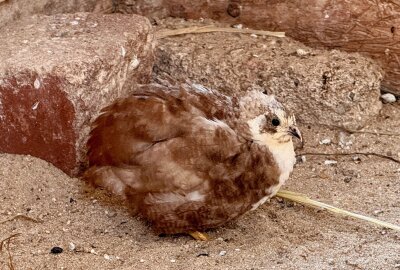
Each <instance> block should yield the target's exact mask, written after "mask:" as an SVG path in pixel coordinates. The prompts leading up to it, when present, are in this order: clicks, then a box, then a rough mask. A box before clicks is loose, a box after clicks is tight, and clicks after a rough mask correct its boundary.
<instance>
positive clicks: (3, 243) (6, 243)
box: [0, 233, 20, 270]
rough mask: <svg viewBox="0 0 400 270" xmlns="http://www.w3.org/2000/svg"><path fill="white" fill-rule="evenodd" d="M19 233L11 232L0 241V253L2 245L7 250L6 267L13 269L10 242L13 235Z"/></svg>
mask: <svg viewBox="0 0 400 270" xmlns="http://www.w3.org/2000/svg"><path fill="white" fill-rule="evenodd" d="M19 235H20V233H15V234H12V235H10V236H9V237H7V238H5V239H3V240H1V241H0V254H1V253H2V252H3V246H4V247H5V249H6V250H7V254H8V268H9V269H10V270H14V269H15V267H14V263H13V258H12V255H11V252H10V242H11V240H12V239H13V238H14V237H17V236H19Z"/></svg>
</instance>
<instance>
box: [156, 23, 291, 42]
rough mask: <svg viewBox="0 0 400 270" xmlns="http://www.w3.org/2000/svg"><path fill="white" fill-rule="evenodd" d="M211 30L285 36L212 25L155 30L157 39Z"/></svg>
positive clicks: (283, 35) (277, 33) (269, 32)
mask: <svg viewBox="0 0 400 270" xmlns="http://www.w3.org/2000/svg"><path fill="white" fill-rule="evenodd" d="M211 32H226V33H242V34H256V35H260V36H272V37H285V32H271V31H263V30H254V29H237V28H229V27H216V26H214V25H207V26H193V27H186V28H181V29H172V30H171V29H162V30H158V31H157V32H156V37H157V39H161V38H165V37H171V36H180V35H186V34H198V33H211Z"/></svg>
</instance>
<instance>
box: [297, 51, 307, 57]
mask: <svg viewBox="0 0 400 270" xmlns="http://www.w3.org/2000/svg"><path fill="white" fill-rule="evenodd" d="M296 53H297V55H298V56H305V55H307V54H308V52H307V51H305V50H303V49H297V50H296Z"/></svg>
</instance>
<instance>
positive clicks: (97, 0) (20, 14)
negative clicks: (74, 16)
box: [0, 0, 113, 28]
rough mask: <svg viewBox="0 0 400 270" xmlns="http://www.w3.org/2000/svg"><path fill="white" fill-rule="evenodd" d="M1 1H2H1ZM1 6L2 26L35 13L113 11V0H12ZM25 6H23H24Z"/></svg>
mask: <svg viewBox="0 0 400 270" xmlns="http://www.w3.org/2000/svg"><path fill="white" fill-rule="evenodd" d="M0 2H1V1H0ZM9 2H10V4H8V5H1V6H0V28H1V27H2V26H4V25H6V24H10V23H12V22H13V21H15V20H17V19H21V18H25V17H29V16H31V15H34V14H43V15H53V14H60V13H76V12H102V13H109V12H112V11H113V0H64V1H55V0H35V1H24V0H12V1H9ZM22 7H23V8H22Z"/></svg>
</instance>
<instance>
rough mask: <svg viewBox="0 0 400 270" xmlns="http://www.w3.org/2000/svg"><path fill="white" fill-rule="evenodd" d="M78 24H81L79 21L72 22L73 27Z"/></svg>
mask: <svg viewBox="0 0 400 270" xmlns="http://www.w3.org/2000/svg"><path fill="white" fill-rule="evenodd" d="M78 24H79V22H78V21H72V22H71V25H78Z"/></svg>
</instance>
